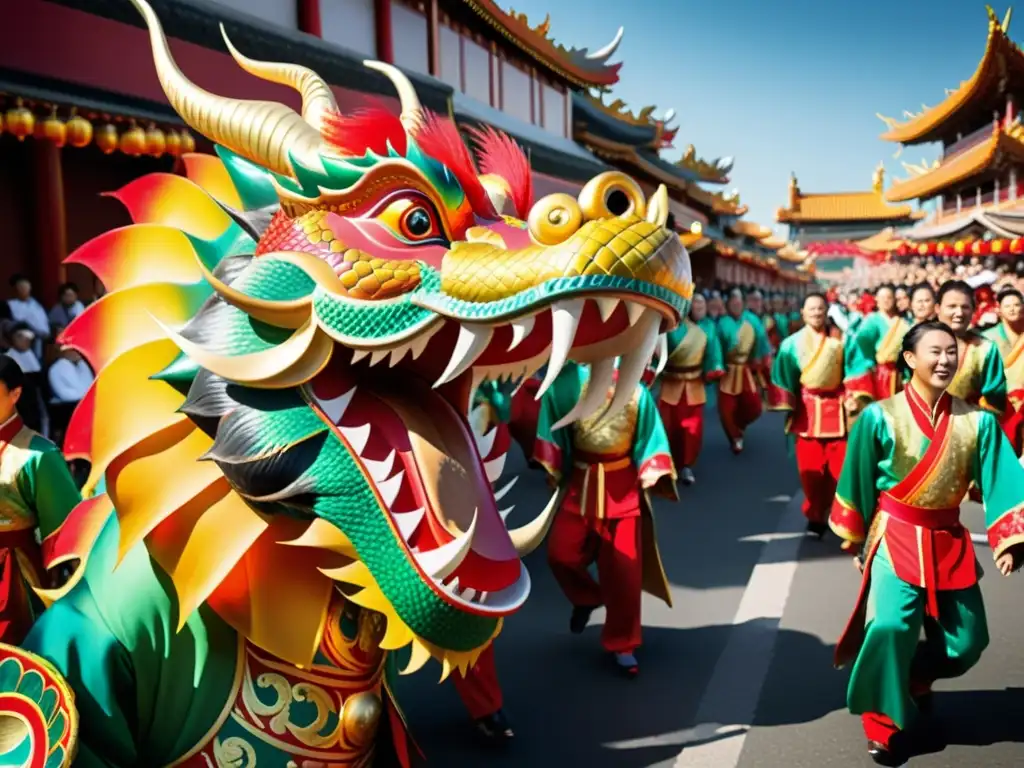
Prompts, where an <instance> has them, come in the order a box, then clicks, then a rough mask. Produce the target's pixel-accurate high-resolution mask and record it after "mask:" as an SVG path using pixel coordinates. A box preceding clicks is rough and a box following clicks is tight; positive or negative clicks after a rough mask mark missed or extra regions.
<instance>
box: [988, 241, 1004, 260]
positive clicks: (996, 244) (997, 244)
mask: <svg viewBox="0 0 1024 768" xmlns="http://www.w3.org/2000/svg"><path fill="white" fill-rule="evenodd" d="M1005 250H1006V241H1005V240H1002V239H1000V240H993V241H992V244H991V251H992V253H994V254H996V255H997V256H998V255H999V254H1000V253H1002V252H1003V251H1005Z"/></svg>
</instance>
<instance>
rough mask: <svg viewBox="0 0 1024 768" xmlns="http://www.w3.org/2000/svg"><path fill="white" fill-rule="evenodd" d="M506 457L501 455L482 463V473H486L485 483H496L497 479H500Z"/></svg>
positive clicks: (505, 454) (504, 454)
mask: <svg viewBox="0 0 1024 768" xmlns="http://www.w3.org/2000/svg"><path fill="white" fill-rule="evenodd" d="M507 456H508V454H507V453H503V454H501V456H498V457H497V458H494V459H491V460H490V461H485V462H484V472H486V473H487V482H489V483H495V482H497V481H498V478H499V477H501V473H502V471H503V470H504V469H505V459H506V457H507Z"/></svg>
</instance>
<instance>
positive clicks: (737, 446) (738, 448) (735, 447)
mask: <svg viewBox="0 0 1024 768" xmlns="http://www.w3.org/2000/svg"><path fill="white" fill-rule="evenodd" d="M732 451H733V453H742V451H743V438H742V437H741V438H737V439H736V440H733V441H732Z"/></svg>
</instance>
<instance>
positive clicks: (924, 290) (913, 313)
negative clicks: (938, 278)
mask: <svg viewBox="0 0 1024 768" xmlns="http://www.w3.org/2000/svg"><path fill="white" fill-rule="evenodd" d="M934 319H935V291H934V290H932V287H931V286H930V285H928V283H921V284H920V285H915V286H914V287H913V288H912V289H911V291H910V322H911V323H926V322H928V321H929V320H934Z"/></svg>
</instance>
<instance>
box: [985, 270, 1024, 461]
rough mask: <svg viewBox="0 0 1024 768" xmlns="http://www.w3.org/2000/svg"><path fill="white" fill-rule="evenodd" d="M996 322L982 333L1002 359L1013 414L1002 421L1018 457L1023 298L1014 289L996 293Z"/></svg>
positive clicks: (1023, 417)
mask: <svg viewBox="0 0 1024 768" xmlns="http://www.w3.org/2000/svg"><path fill="white" fill-rule="evenodd" d="M998 299H999V318H1000V321H999V325H997V326H995V327H993V328H990V329H989V330H987V331H985V332H984V334H983V335H984V336H985V337H986V338H987V339H988V340H989V341H991V342H992V343H993V344H995V346H996V349H997V350H998V351H999V356H1000V358H1002V361H1003V371H1004V373H1005V375H1006V388H1007V390H1008V394H1007V397H1008V398H1009V401H1010V402H1009V409H1010V410H1012V415H1011V416H1010V417H1009V418H1008V419H1007V420H1006V422H1005V423H1004V425H1003V426H1004V429H1005V430H1006V435H1007V437H1009V438H1010V442H1011V443H1013V447H1014V448H1015V449H1016V450H1017V455H1018V456H1020V455H1021V453H1022V452H1024V312H1022V306H1021V302H1022V300H1024V296H1022V294H1021V292H1020V291H1018V290H1017V289H1016V288H1005V289H1003V290H1002V291H1000V292H999V297H998Z"/></svg>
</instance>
